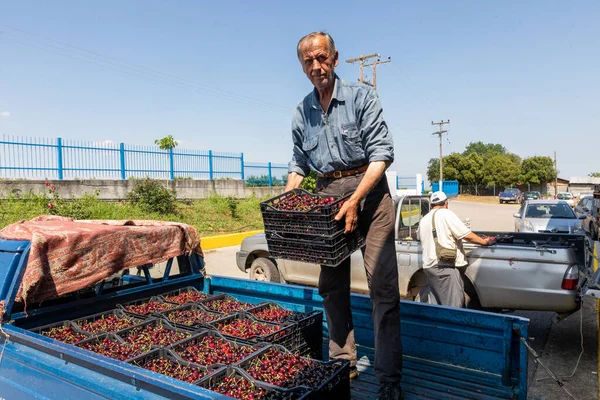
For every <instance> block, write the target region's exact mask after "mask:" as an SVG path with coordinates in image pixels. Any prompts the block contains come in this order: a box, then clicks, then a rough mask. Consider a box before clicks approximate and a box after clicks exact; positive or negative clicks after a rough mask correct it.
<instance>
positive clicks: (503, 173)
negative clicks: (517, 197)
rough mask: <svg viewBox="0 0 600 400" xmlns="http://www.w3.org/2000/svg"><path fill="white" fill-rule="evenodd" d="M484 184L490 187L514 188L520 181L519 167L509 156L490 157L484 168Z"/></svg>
mask: <svg viewBox="0 0 600 400" xmlns="http://www.w3.org/2000/svg"><path fill="white" fill-rule="evenodd" d="M483 173H484V177H483V183H484V184H485V185H486V186H488V187H490V186H493V185H498V186H505V187H506V186H512V185H513V184H515V183H516V182H517V180H518V179H519V165H518V164H517V163H516V162H515V160H514V159H513V158H512V157H510V156H509V155H507V154H497V155H495V156H492V157H490V159H489V160H487V161H486V162H485V165H484V167H483Z"/></svg>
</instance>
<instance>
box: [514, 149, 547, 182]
mask: <svg viewBox="0 0 600 400" xmlns="http://www.w3.org/2000/svg"><path fill="white" fill-rule="evenodd" d="M555 178H556V170H555V169H554V161H552V158H550V157H545V156H534V157H528V158H526V159H524V160H523V163H522V164H521V171H520V174H519V181H520V182H521V183H529V184H536V185H537V184H543V183H548V182H552V181H554V179H555Z"/></svg>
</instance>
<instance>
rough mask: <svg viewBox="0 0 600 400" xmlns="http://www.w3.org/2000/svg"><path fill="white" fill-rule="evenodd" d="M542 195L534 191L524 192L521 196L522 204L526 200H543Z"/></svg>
mask: <svg viewBox="0 0 600 400" xmlns="http://www.w3.org/2000/svg"><path fill="white" fill-rule="evenodd" d="M541 199H542V194H541V193H540V192H536V191H532V192H523V194H522V195H521V203H522V202H524V201H525V200H541Z"/></svg>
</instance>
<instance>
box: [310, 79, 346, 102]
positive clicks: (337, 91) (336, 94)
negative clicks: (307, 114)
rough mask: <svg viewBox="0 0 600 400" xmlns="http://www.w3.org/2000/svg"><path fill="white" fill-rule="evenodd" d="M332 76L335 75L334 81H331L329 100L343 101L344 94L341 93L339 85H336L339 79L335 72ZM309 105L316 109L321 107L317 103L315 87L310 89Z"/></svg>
mask: <svg viewBox="0 0 600 400" xmlns="http://www.w3.org/2000/svg"><path fill="white" fill-rule="evenodd" d="M334 76H335V81H334V83H333V93H332V95H331V101H332V102H333V100H336V101H344V96H343V95H342V92H343V91H342V90H341V89H340V86H341V85H338V83H339V81H340V80H341V79H340V77H339V76H338V75H337V74H335V75H334ZM310 106H311V107H312V108H314V109H316V110H320V109H321V104H320V103H319V92H318V91H317V88H314V89H313V91H312V97H311V105H310Z"/></svg>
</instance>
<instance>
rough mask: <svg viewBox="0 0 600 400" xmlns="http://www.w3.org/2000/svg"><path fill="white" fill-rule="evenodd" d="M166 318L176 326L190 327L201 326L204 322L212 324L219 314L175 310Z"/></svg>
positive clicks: (192, 310)
mask: <svg viewBox="0 0 600 400" xmlns="http://www.w3.org/2000/svg"><path fill="white" fill-rule="evenodd" d="M166 316H167V318H168V319H169V321H171V322H176V323H178V324H182V325H187V326H192V325H196V324H201V323H205V322H212V321H214V320H216V319H218V318H220V317H222V316H221V315H219V314H215V313H211V312H207V311H202V310H194V309H193V308H192V309H189V310H175V311H171V312H170V313H168V314H167V315H166Z"/></svg>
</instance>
